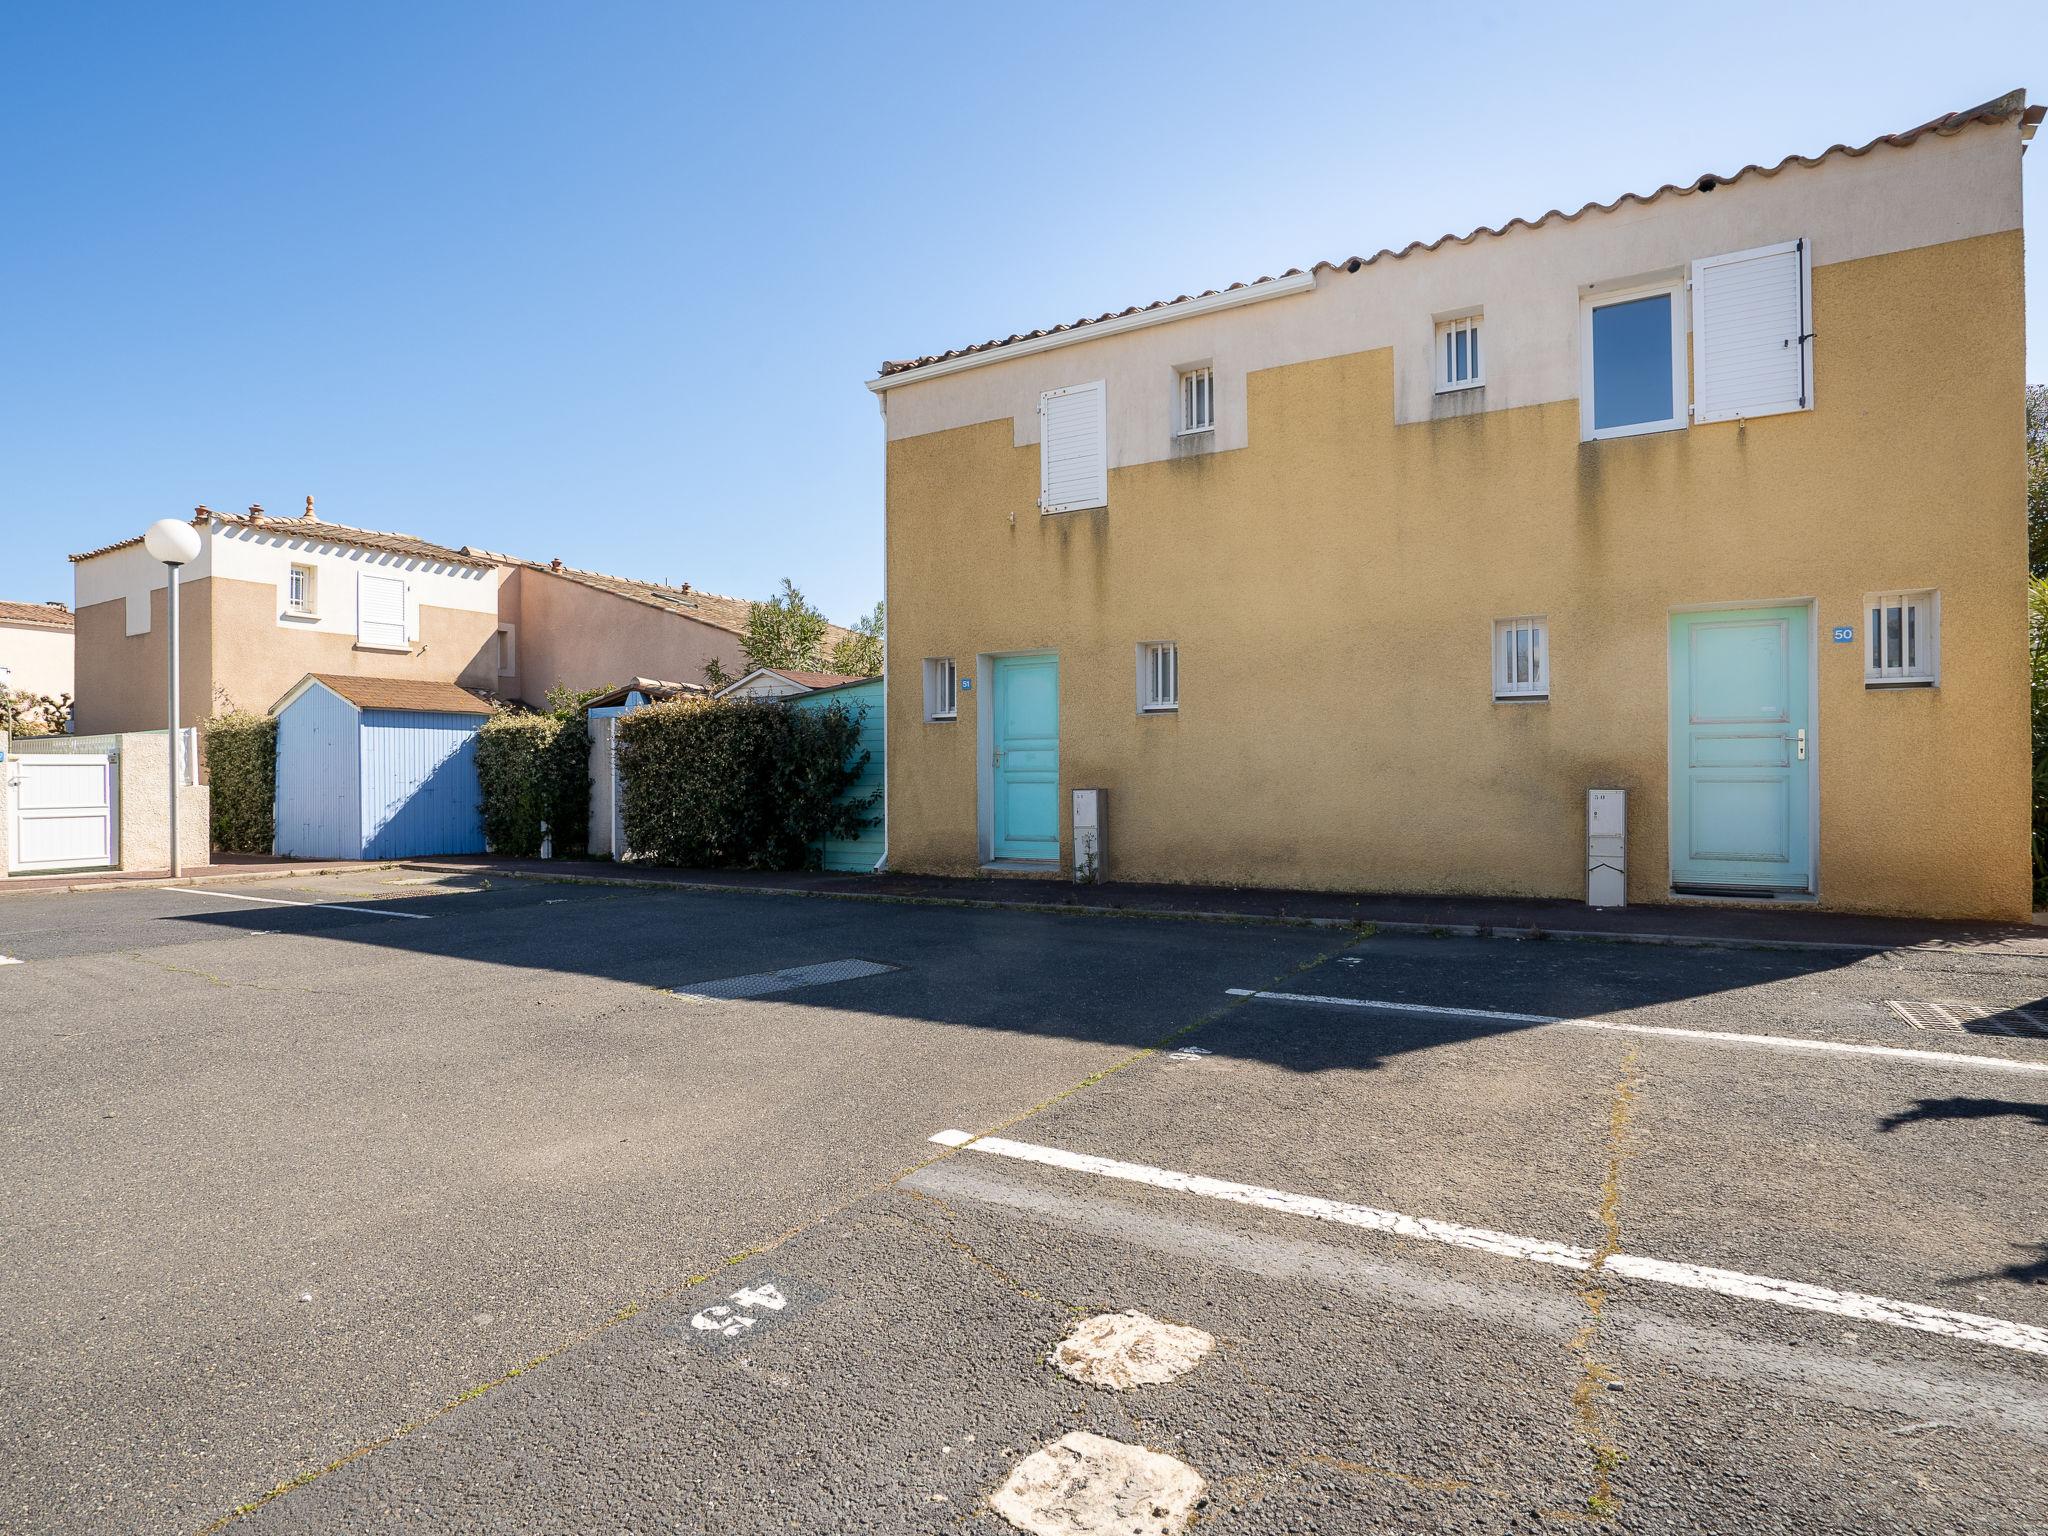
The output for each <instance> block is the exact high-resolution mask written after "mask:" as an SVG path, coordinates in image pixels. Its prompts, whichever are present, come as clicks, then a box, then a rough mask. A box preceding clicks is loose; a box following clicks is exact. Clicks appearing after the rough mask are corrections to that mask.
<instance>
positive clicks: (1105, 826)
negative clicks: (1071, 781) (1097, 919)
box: [1074, 789, 1109, 885]
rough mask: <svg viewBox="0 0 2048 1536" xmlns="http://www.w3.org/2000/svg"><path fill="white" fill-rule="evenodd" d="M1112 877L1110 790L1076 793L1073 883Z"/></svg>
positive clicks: (1081, 883)
mask: <svg viewBox="0 0 2048 1536" xmlns="http://www.w3.org/2000/svg"><path fill="white" fill-rule="evenodd" d="M1108 878H1109V791H1108V790H1106V789H1077V790H1075V791H1074V884H1076V885H1100V884H1101V883H1102V882H1103V881H1104V880H1107V879H1108Z"/></svg>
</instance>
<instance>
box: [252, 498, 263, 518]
mask: <svg viewBox="0 0 2048 1536" xmlns="http://www.w3.org/2000/svg"><path fill="white" fill-rule="evenodd" d="M249 515H250V516H251V517H261V516H262V515H263V508H262V506H261V505H260V504H259V503H257V502H253V501H252V502H250V503H249Z"/></svg>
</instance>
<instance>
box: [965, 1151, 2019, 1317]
mask: <svg viewBox="0 0 2048 1536" xmlns="http://www.w3.org/2000/svg"><path fill="white" fill-rule="evenodd" d="M931 1139H932V1140H933V1141H935V1142H937V1143H938V1144H939V1145H940V1146H942V1147H959V1148H962V1149H964V1150H966V1151H969V1152H987V1153H990V1154H991V1155H993V1156H996V1157H1008V1158H1014V1159H1016V1160H1017V1161H1018V1162H1024V1163H1038V1164H1041V1165H1043V1166H1045V1167H1048V1168H1065V1169H1069V1170H1071V1171H1073V1172H1075V1173H1092V1174H1094V1175H1096V1176H1097V1177H1098V1178H1105V1179H1118V1180H1121V1181H1122V1182H1124V1183H1127V1184H1146V1185H1150V1186H1151V1187H1152V1188H1154V1189H1165V1190H1171V1191H1173V1192H1175V1193H1177V1194H1188V1195H1202V1196H1205V1197H1206V1198H1208V1199H1211V1200H1227V1201H1229V1202H1231V1203H1232V1204H1234V1205H1250V1206H1256V1207H1258V1208H1260V1209H1261V1210H1268V1211H1277V1212H1279V1213H1280V1214H1282V1215H1285V1216H1305V1217H1307V1218H1309V1219H1310V1220H1311V1221H1327V1222H1332V1223H1334V1224H1336V1225H1338V1226H1345V1227H1362V1228H1364V1229H1365V1230H1367V1231H1370V1232H1384V1233H1386V1234H1387V1235H1388V1236H1391V1237H1406V1238H1413V1239H1415V1240H1417V1241H1421V1242H1431V1243H1446V1244H1448V1245H1450V1246H1451V1247H1453V1248H1472V1249H1477V1250H1478V1251H1479V1252H1481V1253H1491V1254H1494V1255H1496V1256H1498V1257H1500V1258H1507V1259H1522V1260H1525V1261H1526V1262H1528V1263H1531V1264H1552V1265H1556V1266H1557V1267H1559V1268H1561V1269H1578V1270H1593V1269H1598V1270H1600V1271H1601V1272H1602V1273H1603V1274H1612V1275H1618V1276H1620V1277H1622V1278H1624V1279H1628V1280H1650V1281H1654V1282H1656V1283H1657V1284H1659V1285H1671V1286H1678V1287H1680V1288H1681V1289H1684V1290H1691V1291H1710V1292H1713V1293H1714V1294H1716V1295H1720V1296H1734V1297H1737V1298H1739V1299H1741V1300H1744V1301H1768V1302H1775V1303H1776V1304H1777V1305H1779V1306H1781V1307H1793V1308H1796V1309H1798V1310H1799V1311H1802V1312H1825V1313H1830V1314H1832V1315H1834V1316H1836V1317H1852V1318H1855V1319H1856V1320H1858V1321H1859V1322H1866V1323H1882V1324H1884V1325H1886V1326H1887V1327H1892V1328H1909V1329H1912V1330H1913V1331H1915V1332H1917V1333H1933V1334H1940V1335H1942V1336H1944V1337H1947V1338H1952V1339H1962V1340H1966V1341H1967V1342H1970V1343H1973V1344H1990V1345H1994V1346H1996V1347H1997V1348H1999V1349H2015V1350H2019V1351H2022V1352H2023V1353H2026V1354H2030V1355H2048V1328H2037V1327H2035V1326H2033V1325H2032V1324H2030V1323H2014V1322H2008V1321H2006V1320H2005V1319H2004V1318H1998V1317H1983V1316H1980V1315H1978V1314H1977V1313H1974V1312H1951V1311H1949V1310H1948V1309H1947V1308H1944V1307H1923V1306H1921V1305H1919V1304H1918V1303H1917V1302H1910V1301H1892V1300H1889V1299H1888V1298H1886V1297H1883V1296H1871V1295H1866V1294H1864V1293H1863V1292H1861V1291H1836V1290H1830V1289H1829V1288H1828V1287H1826V1286H1821V1285H1808V1284H1806V1283H1805V1282H1803V1281H1799V1280H1775V1279H1772V1278H1771V1277H1770V1276H1768V1275H1746V1274H1743V1273H1742V1272H1740V1271H1739V1270H1733V1269H1713V1268H1710V1267H1709V1266H1707V1265H1704V1264H1680V1263H1675V1262H1673V1261H1671V1260H1669V1259H1650V1258H1643V1257H1641V1256H1640V1255H1637V1254H1631V1253H1612V1254H1609V1255H1607V1256H1606V1257H1605V1258H1599V1257H1597V1256H1596V1255H1595V1254H1594V1252H1593V1250H1592V1249H1590V1248H1580V1247H1576V1246H1574V1245H1572V1244H1570V1243H1559V1242H1552V1241H1550V1240H1549V1239H1547V1238H1540V1237H1518V1236H1516V1235H1515V1234H1513V1233H1511V1232H1493V1231H1489V1230H1488V1229H1487V1228H1485V1227H1468V1226H1464V1225H1462V1224H1460V1223H1458V1222H1455V1221H1439V1220H1437V1219H1436V1218H1434V1217H1430V1216H1405V1215H1403V1214H1402V1213H1401V1212H1399V1211H1383V1210H1380V1209H1378V1208H1377V1207H1375V1206H1370V1205H1352V1204H1350V1203H1349V1202H1347V1201H1343V1200H1325V1199H1322V1198H1321V1197H1319V1196H1316V1195H1296V1194H1289V1193H1288V1192H1287V1191H1286V1190H1281V1189H1267V1188H1265V1187H1263V1186H1262V1185H1258V1184H1238V1183H1234V1182H1232V1181H1231V1180H1229V1179H1212V1178H1210V1177H1208V1176H1207V1175H1205V1174H1199V1173H1178V1172H1176V1171H1174V1170H1173V1169H1171V1168H1153V1167H1150V1166H1149V1165H1147V1164H1144V1163H1125V1162H1119V1161H1117V1160H1116V1159H1115V1158H1109V1157H1095V1156H1092V1155H1091V1154H1089V1153H1086V1152H1068V1151H1065V1150H1064V1149H1062V1148H1059V1147H1041V1146H1035V1145H1033V1144H1032V1143H1030V1142H1028V1141H1009V1140H1006V1139H1004V1138H1003V1137H1000V1136H983V1137H979V1138H977V1137H976V1136H975V1135H974V1134H973V1133H972V1132H971V1131H940V1132H939V1133H938V1134H937V1135H936V1136H934V1137H932V1138H931Z"/></svg>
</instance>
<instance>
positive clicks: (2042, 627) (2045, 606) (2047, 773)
mask: <svg viewBox="0 0 2048 1536" xmlns="http://www.w3.org/2000/svg"><path fill="white" fill-rule="evenodd" d="M2027 640H2028V646H2027V650H2028V653H2029V655H2028V659H2029V660H2030V661H2031V663H2032V670H2033V680H2034V701H2033V702H2034V905H2035V906H2037V907H2039V906H2042V905H2044V904H2048V576H2043V577H2039V578H2037V579H2036V580H2035V581H2034V582H2033V584H2032V585H2031V586H2030V587H2029V588H2028V591H2027Z"/></svg>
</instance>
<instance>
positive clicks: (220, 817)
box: [206, 710, 277, 853]
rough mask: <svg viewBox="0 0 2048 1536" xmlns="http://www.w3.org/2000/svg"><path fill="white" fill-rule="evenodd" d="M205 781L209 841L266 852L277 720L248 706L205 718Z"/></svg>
mask: <svg viewBox="0 0 2048 1536" xmlns="http://www.w3.org/2000/svg"><path fill="white" fill-rule="evenodd" d="M206 782H207V793H208V795H209V797H210V798H211V800H212V802H213V846H214V847H216V848H219V849H221V850H223V851H225V852H228V853H268V852H270V847H271V842H272V838H273V829H272V827H271V819H270V818H271V810H272V807H273V806H274V805H275V803H276V800H277V721H275V720H274V719H272V718H271V717H270V716H269V715H253V714H250V713H249V712H248V711H246V710H236V711H235V712H233V713H232V714H226V715H216V716H214V717H213V718H212V719H211V720H209V721H207V722H206Z"/></svg>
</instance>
